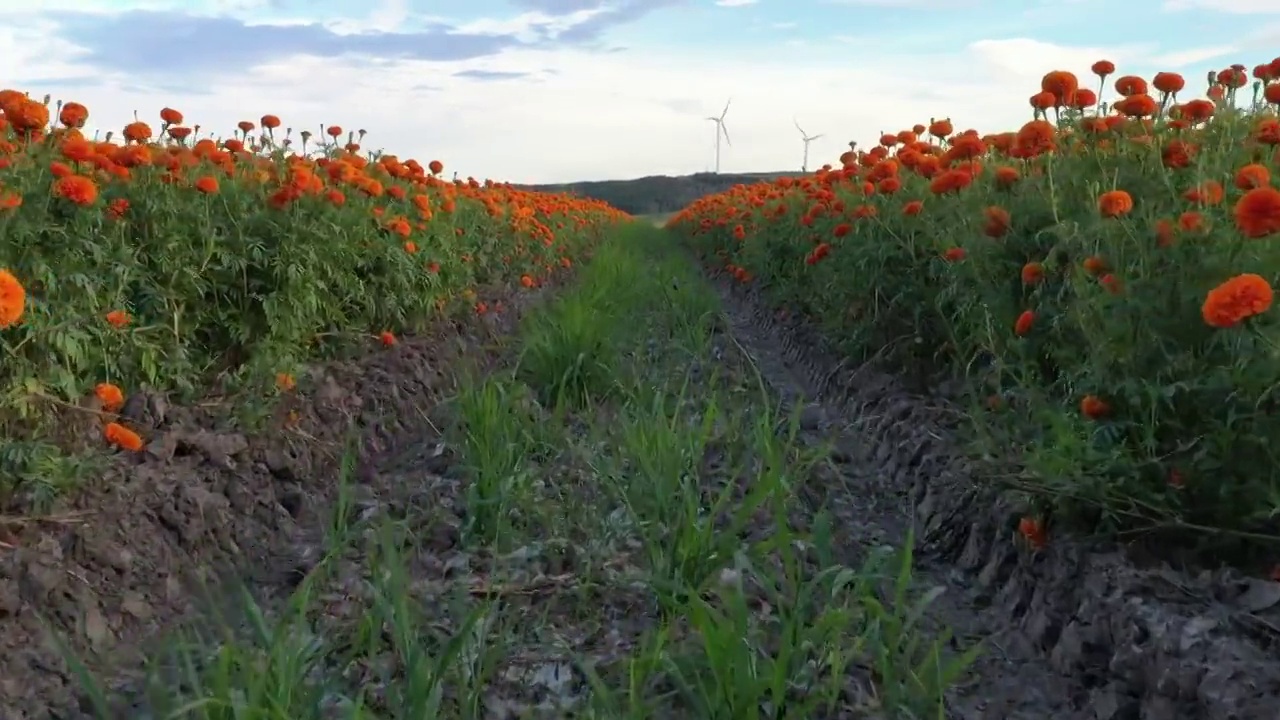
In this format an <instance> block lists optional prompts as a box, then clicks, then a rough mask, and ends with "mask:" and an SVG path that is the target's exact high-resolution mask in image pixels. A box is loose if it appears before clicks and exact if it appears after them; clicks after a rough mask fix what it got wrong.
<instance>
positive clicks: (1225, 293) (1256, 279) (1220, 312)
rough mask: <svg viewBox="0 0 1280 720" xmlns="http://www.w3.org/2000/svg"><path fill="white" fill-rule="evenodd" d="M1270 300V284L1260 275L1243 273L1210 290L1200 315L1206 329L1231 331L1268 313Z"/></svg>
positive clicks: (1271, 292) (1272, 293) (1272, 296)
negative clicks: (1244, 322)
mask: <svg viewBox="0 0 1280 720" xmlns="http://www.w3.org/2000/svg"><path fill="white" fill-rule="evenodd" d="M1273 299H1274V292H1273V291H1272V289H1271V283H1269V282H1267V281H1266V279H1265V278H1263V277H1262V276H1260V275H1255V274H1253V273H1245V274H1243V275H1236V276H1235V277H1233V278H1231V279H1230V280H1227V281H1226V282H1224V283H1222V284H1221V285H1219V286H1217V287H1215V288H1214V289H1212V290H1210V291H1209V292H1208V294H1206V295H1205V298H1204V305H1203V306H1201V308H1200V314H1201V316H1202V317H1203V318H1204V321H1205V324H1207V325H1209V326H1210V327H1215V328H1229V327H1234V326H1236V325H1239V324H1240V323H1241V322H1242V321H1243V320H1245V319H1246V318H1249V317H1253V316H1254V315H1260V314H1262V313H1264V312H1266V311H1267V310H1269V309H1271V303H1272V300H1273Z"/></svg>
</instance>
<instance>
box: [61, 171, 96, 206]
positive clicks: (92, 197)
mask: <svg viewBox="0 0 1280 720" xmlns="http://www.w3.org/2000/svg"><path fill="white" fill-rule="evenodd" d="M53 194H54V196H55V197H60V198H66V199H67V200H70V201H71V202H73V203H75V204H76V205H80V206H81V207H84V206H87V205H92V204H93V203H94V201H96V200H97V199H98V185H97V183H95V182H94V181H93V180H91V179H89V178H87V177H85V176H83V175H67V176H66V177H61V178H58V180H57V181H56V182H54V184H53Z"/></svg>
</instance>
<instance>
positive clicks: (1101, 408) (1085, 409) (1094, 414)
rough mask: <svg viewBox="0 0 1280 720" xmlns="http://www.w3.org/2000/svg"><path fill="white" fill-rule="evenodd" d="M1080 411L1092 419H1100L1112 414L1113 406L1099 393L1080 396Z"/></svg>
mask: <svg viewBox="0 0 1280 720" xmlns="http://www.w3.org/2000/svg"><path fill="white" fill-rule="evenodd" d="M1080 413H1081V414H1082V415H1084V416H1085V417H1087V418H1089V419H1090V420H1099V419H1102V418H1104V417H1106V416H1108V415H1110V414H1111V406H1110V405H1108V404H1107V401H1106V400H1103V399H1102V398H1100V397H1098V396H1097V395H1085V396H1084V397H1083V398H1080Z"/></svg>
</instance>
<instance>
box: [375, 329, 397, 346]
mask: <svg viewBox="0 0 1280 720" xmlns="http://www.w3.org/2000/svg"><path fill="white" fill-rule="evenodd" d="M378 339H379V340H381V341H382V344H383V345H386V346H387V347H391V346H392V345H395V344H396V336H395V334H394V333H392V332H391V331H390V330H383V331H382V333H381V334H379V335H378Z"/></svg>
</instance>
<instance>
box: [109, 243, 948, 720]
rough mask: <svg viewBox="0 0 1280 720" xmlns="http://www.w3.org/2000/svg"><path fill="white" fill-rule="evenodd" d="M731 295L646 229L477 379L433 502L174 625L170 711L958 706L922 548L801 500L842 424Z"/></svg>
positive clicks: (292, 713)
mask: <svg viewBox="0 0 1280 720" xmlns="http://www.w3.org/2000/svg"><path fill="white" fill-rule="evenodd" d="M717 302H718V301H717V298H716V296H715V294H714V292H713V291H712V290H711V289H710V288H709V287H708V286H707V285H706V284H705V283H704V281H703V280H702V279H701V278H700V277H699V276H698V275H697V274H696V271H695V269H694V268H693V266H692V264H690V263H687V262H686V261H685V260H684V259H683V257H682V256H681V255H680V253H679V252H677V251H675V250H674V249H673V248H672V247H670V246H669V245H667V238H666V236H665V235H664V234H663V233H662V232H661V231H659V230H656V229H654V228H652V227H650V226H647V225H644V224H641V223H636V224H634V225H631V226H627V227H625V228H623V229H622V230H621V231H619V233H618V235H617V236H616V237H615V238H613V239H612V240H611V241H609V242H607V243H605V244H604V245H603V246H602V247H601V248H600V249H599V251H598V252H597V254H596V256H595V258H594V259H593V260H592V261H591V262H590V264H589V265H588V266H587V267H585V268H584V269H583V270H582V274H581V277H580V279H579V280H578V281H577V283H576V284H575V285H574V286H573V287H571V288H570V289H569V290H568V291H567V292H566V293H565V294H564V295H563V296H562V297H560V298H557V299H555V300H554V301H551V302H550V303H549V305H548V306H547V307H546V308H543V309H541V310H540V311H538V312H536V313H534V314H533V315H531V316H530V317H529V318H527V322H526V323H525V324H524V326H523V327H521V329H520V332H519V336H518V338H517V339H516V342H515V346H514V347H513V348H512V352H511V365H510V367H509V368H508V369H507V370H506V371H503V372H499V373H497V374H493V373H491V374H489V375H488V376H485V377H481V376H479V375H476V376H475V377H473V378H472V379H471V380H468V381H466V382H464V383H463V385H462V387H461V388H460V390H459V392H458V394H457V396H456V397H455V398H454V400H453V402H452V403H451V404H450V406H449V407H448V408H447V409H446V412H445V413H444V414H445V415H446V416H447V422H448V425H447V427H448V428H450V429H451V430H450V436H451V438H452V440H451V446H452V449H453V450H454V451H456V453H457V456H458V460H457V462H456V463H454V464H453V466H452V467H450V468H449V469H447V470H445V471H443V472H442V473H440V474H439V475H428V474H419V475H418V476H415V477H414V479H413V482H417V483H421V484H422V485H423V486H424V487H429V488H435V490H433V491H432V492H434V493H435V494H434V495H430V497H433V498H434V500H432V501H431V502H429V503H427V502H422V503H416V504H411V505H408V506H406V507H401V508H399V510H398V511H396V512H389V511H388V512H356V511H355V510H354V509H353V508H354V506H353V505H351V504H350V503H344V505H343V507H340V508H338V509H337V511H335V515H336V516H337V517H339V520H338V521H335V523H334V524H333V525H334V527H333V529H332V531H331V538H330V540H331V542H330V550H329V553H328V555H327V557H326V560H325V561H324V562H322V563H321V565H320V567H319V568H318V569H317V570H316V571H313V573H312V574H311V576H310V577H309V578H308V580H307V581H306V582H304V583H303V584H302V586H301V588H300V589H299V590H297V591H296V592H295V593H294V594H293V596H292V597H291V598H290V599H289V602H287V603H286V604H284V605H283V606H282V608H281V609H277V610H275V611H271V612H267V611H260V610H259V609H258V608H257V606H254V607H253V608H252V609H251V612H249V613H247V616H248V617H249V618H251V619H252V621H251V622H249V623H247V625H248V631H245V628H241V629H240V631H239V632H236V633H230V632H228V633H223V634H222V635H221V636H220V637H219V639H218V642H217V643H216V644H215V645H214V647H212V649H210V644H209V643H208V642H205V643H204V644H203V645H202V646H199V647H201V649H200V651H199V652H196V651H194V650H190V649H187V650H184V651H181V652H179V651H177V650H175V654H174V658H173V659H172V662H170V663H168V664H167V666H168V667H170V668H174V667H176V668H179V669H180V670H181V672H180V673H179V676H178V677H177V678H175V677H173V675H172V673H170V675H168V676H167V678H166V679H165V680H164V681H163V682H158V683H157V682H153V683H152V686H153V687H157V688H159V689H160V692H159V693H158V695H157V696H156V698H157V699H156V700H155V701H153V703H152V705H151V707H152V708H153V709H154V711H155V713H156V714H155V715H153V716H155V717H173V718H177V717H183V718H198V719H201V720H213V719H215V718H216V719H218V720H232V719H235V720H239V719H247V718H254V719H255V720H286V719H288V720H321V719H322V718H323V719H328V718H341V719H344V720H348V719H349V720H357V719H370V720H371V719H374V718H377V719H391V718H397V719H404V720H410V719H411V720H420V719H422V718H436V717H441V718H460V719H466V720H472V719H475V720H479V719H480V718H524V717H547V718H562V717H570V716H572V717H583V718H601V719H606V718H607V719H622V718H635V719H636V720H640V719H641V718H644V719H646V720H647V719H649V718H655V717H663V718H690V719H693V718H697V719H699V720H754V719H756V718H761V719H763V718H775V719H784V718H785V719H787V720H802V719H810V718H846V717H847V718H861V717H882V718H889V717H902V718H943V717H944V714H943V701H942V696H943V692H944V690H945V689H946V687H947V686H948V685H949V684H951V683H952V682H953V681H955V680H956V679H957V678H958V676H959V674H960V673H961V672H962V670H963V667H964V664H965V662H966V659H967V658H966V656H964V655H961V656H959V657H951V656H950V655H949V654H948V653H946V652H944V649H945V643H944V640H945V638H933V637H929V636H927V635H926V634H925V633H924V631H923V630H922V629H920V628H919V627H918V625H917V623H918V620H919V619H920V615H921V613H922V612H923V610H924V608H925V607H926V606H927V601H928V597H927V596H921V595H919V594H917V592H916V590H915V588H914V587H913V586H912V584H911V555H910V552H909V551H904V552H894V551H892V550H884V551H872V552H869V553H864V556H865V557H864V559H863V560H860V561H859V564H858V565H857V566H856V567H852V566H849V565H847V564H845V563H847V562H848V559H847V558H846V557H844V555H845V554H846V553H845V552H844V551H842V550H841V549H840V548H837V547H835V546H834V545H833V540H832V537H833V534H832V532H831V519H830V518H829V517H828V516H827V515H826V514H825V513H823V512H822V511H821V509H813V508H808V507H804V506H803V505H802V504H801V502H800V500H799V498H800V497H802V495H803V494H802V493H801V492H799V490H800V489H801V487H802V486H803V485H804V484H805V483H807V482H811V480H810V478H811V474H810V470H811V468H812V467H813V466H814V464H815V463H817V462H819V461H820V460H821V459H822V457H823V455H822V451H821V448H815V447H813V446H811V445H806V444H805V443H802V442H800V440H799V423H798V420H797V419H794V418H790V417H783V416H781V415H780V414H779V412H778V411H777V410H776V409H775V407H774V406H773V404H772V402H771V399H770V398H769V397H768V396H767V395H766V394H765V392H764V391H763V389H762V387H763V386H762V384H761V382H760V380H759V378H758V377H756V376H755V375H754V374H753V372H752V371H751V364H750V363H749V362H748V361H747V359H746V358H744V357H741V356H740V355H739V354H738V351H737V350H736V349H735V347H736V346H735V344H734V343H733V342H732V341H731V340H730V339H729V338H727V337H726V336H725V335H724V330H723V325H722V323H721V319H720V312H719V309H718V305H717ZM779 428H781V431H779ZM344 497H347V495H344ZM450 527H453V528H457V529H458V533H457V536H456V537H457V539H456V541H452V540H451V541H449V542H439V541H438V540H437V539H436V538H438V537H439V536H440V534H441V533H440V530H441V528H446V529H447V528H450ZM188 647H190V646H188ZM156 677H157V679H158V678H160V677H161V676H159V675H157V676H156ZM103 717H105V715H104V716H103Z"/></svg>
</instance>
